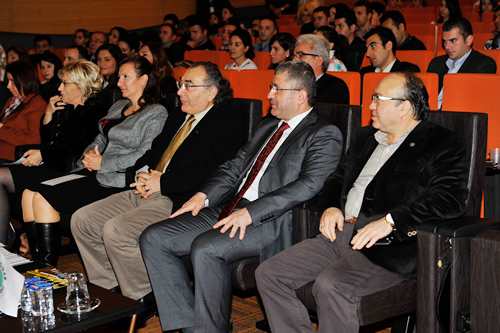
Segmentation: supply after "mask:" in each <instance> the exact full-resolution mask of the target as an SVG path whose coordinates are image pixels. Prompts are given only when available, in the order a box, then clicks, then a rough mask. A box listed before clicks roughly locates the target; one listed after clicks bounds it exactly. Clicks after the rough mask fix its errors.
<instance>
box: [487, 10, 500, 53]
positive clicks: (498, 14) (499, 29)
mask: <svg viewBox="0 0 500 333" xmlns="http://www.w3.org/2000/svg"><path fill="white" fill-rule="evenodd" d="M493 22H495V30H493V31H492V32H491V33H492V34H493V36H494V37H493V38H492V39H488V40H487V41H486V43H484V47H483V49H486V50H490V49H498V48H500V6H498V7H496V8H495V13H494V16H493Z"/></svg>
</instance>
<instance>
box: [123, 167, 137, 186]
mask: <svg viewBox="0 0 500 333" xmlns="http://www.w3.org/2000/svg"><path fill="white" fill-rule="evenodd" d="M132 183H135V172H134V167H133V166H131V167H128V168H127V169H126V170H125V184H126V185H127V187H129V186H130V184H132Z"/></svg>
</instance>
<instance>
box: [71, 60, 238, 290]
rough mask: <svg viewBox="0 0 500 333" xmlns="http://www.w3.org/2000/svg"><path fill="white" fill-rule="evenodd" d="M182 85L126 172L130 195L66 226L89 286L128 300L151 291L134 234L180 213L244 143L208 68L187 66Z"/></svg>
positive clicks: (216, 74)
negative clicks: (131, 178)
mask: <svg viewBox="0 0 500 333" xmlns="http://www.w3.org/2000/svg"><path fill="white" fill-rule="evenodd" d="M182 82H183V83H184V86H182V87H181V88H180V89H179V91H178V92H177V94H178V95H179V96H180V99H181V103H182V106H181V107H180V108H176V109H174V110H170V112H169V117H168V120H167V122H166V124H165V127H164V128H163V130H162V132H161V133H160V135H159V136H158V137H157V138H156V139H155V140H154V141H153V144H152V148H151V149H150V150H148V151H147V152H146V153H145V154H144V156H142V157H141V158H140V159H139V160H137V162H136V164H135V166H134V171H135V173H136V175H137V176H136V178H137V181H136V182H135V183H133V184H131V186H132V187H135V191H134V190H130V191H125V192H121V193H119V194H118V195H113V196H110V197H108V198H106V199H104V200H101V201H98V202H95V203H93V204H91V205H89V206H86V207H83V208H82V209H80V210H78V211H77V212H76V213H75V214H73V216H72V219H71V228H72V232H73V236H74V237H75V239H76V242H77V244H78V248H79V249H80V253H81V255H82V258H83V262H84V264H85V268H86V270H87V274H88V277H89V280H90V281H91V282H93V283H95V284H97V285H99V286H102V287H104V288H107V289H111V288H115V287H117V286H119V287H120V289H121V292H122V293H123V294H124V295H125V296H127V297H130V298H133V299H140V298H142V297H144V296H145V295H147V294H148V293H150V292H151V286H150V283H149V279H148V276H147V272H146V267H145V266H144V263H143V261H142V256H141V252H140V249H139V236H140V234H141V233H142V231H143V230H144V229H146V227H148V226H149V225H151V224H153V223H156V222H158V221H161V220H164V219H165V218H167V217H168V216H170V214H171V213H172V212H173V211H175V210H176V209H178V208H180V207H181V206H182V205H183V204H184V203H185V202H186V201H187V200H188V199H189V198H190V197H191V196H193V194H194V193H196V192H197V191H198V188H199V186H200V185H201V183H202V182H203V181H204V180H205V179H207V178H208V177H209V176H210V174H211V173H212V172H214V171H215V169H216V168H217V167H218V166H219V164H221V163H223V162H225V161H226V160H228V159H230V158H232V157H234V155H235V154H236V152H237V150H238V149H239V148H241V147H242V146H243V144H244V143H245V132H246V129H245V127H246V126H245V124H246V123H245V120H244V119H245V118H246V116H245V115H244V113H243V112H238V110H233V109H232V108H231V107H230V106H229V102H230V101H231V99H232V90H231V88H230V87H229V82H228V81H227V80H225V79H223V78H222V76H221V73H220V71H219V70H218V69H217V66H216V65H214V64H212V63H195V64H194V65H193V67H191V68H189V69H188V70H187V71H186V73H185V74H184V75H183V77H182Z"/></svg>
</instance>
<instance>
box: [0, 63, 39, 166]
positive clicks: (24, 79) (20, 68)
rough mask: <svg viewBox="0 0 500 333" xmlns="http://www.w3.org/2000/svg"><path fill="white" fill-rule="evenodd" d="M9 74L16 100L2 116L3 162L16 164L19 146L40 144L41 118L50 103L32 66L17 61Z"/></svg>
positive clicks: (10, 101)
mask: <svg viewBox="0 0 500 333" xmlns="http://www.w3.org/2000/svg"><path fill="white" fill-rule="evenodd" d="M5 71H6V73H7V75H6V77H7V81H8V83H7V89H9V91H10V93H11V94H12V97H11V98H9V99H8V100H7V103H6V104H5V107H4V108H3V111H2V113H0V159H3V160H8V161H13V160H14V150H15V148H16V146H20V145H31V144H39V143H40V132H39V131H40V118H41V117H42V115H43V113H44V112H45V108H46V107H47V103H46V102H45V100H44V99H43V98H42V96H40V94H39V92H40V87H39V83H38V73H37V72H36V70H35V67H33V65H32V64H31V63H29V62H24V61H16V62H14V63H12V64H10V65H8V66H7V68H6V69H5Z"/></svg>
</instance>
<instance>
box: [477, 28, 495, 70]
mask: <svg viewBox="0 0 500 333" xmlns="http://www.w3.org/2000/svg"><path fill="white" fill-rule="evenodd" d="M475 40H476V36H475V35H474V41H475ZM476 45H478V46H477V51H478V52H480V53H482V54H484V55H485V56H488V57H490V58H492V59H493V60H495V62H496V63H497V74H500V50H499V49H496V50H495V49H490V50H485V49H483V48H482V46H481V47H479V44H476Z"/></svg>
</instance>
